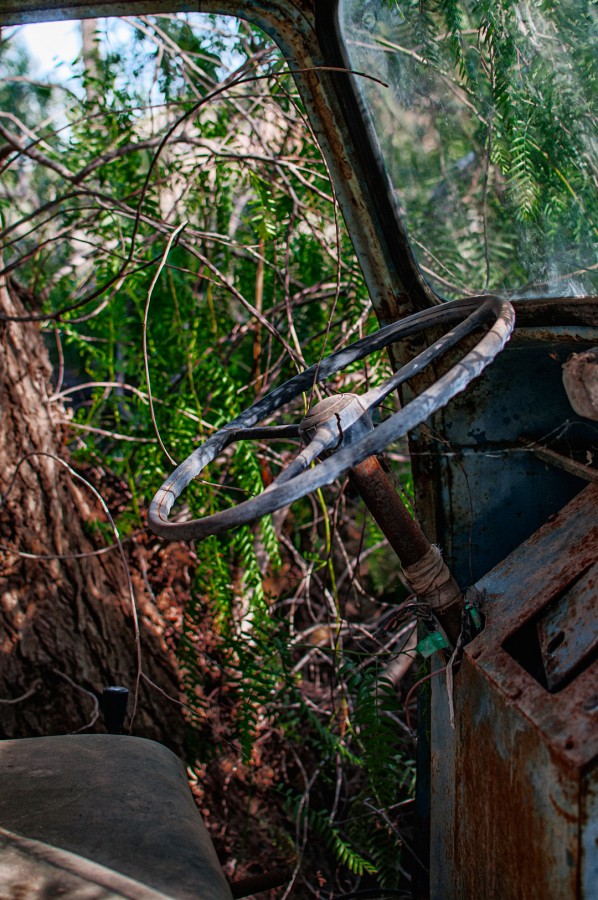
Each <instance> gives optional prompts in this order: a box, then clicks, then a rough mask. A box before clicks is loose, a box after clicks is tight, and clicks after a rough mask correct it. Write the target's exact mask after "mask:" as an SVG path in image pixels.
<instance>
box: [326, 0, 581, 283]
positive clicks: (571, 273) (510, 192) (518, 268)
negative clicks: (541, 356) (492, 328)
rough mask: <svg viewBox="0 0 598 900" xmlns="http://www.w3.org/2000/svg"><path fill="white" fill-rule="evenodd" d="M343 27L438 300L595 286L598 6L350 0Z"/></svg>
mask: <svg viewBox="0 0 598 900" xmlns="http://www.w3.org/2000/svg"><path fill="white" fill-rule="evenodd" d="M339 20H340V30H341V34H342V36H343V39H344V42H345V46H346V52H347V55H348V64H349V65H350V67H351V68H352V69H353V70H356V71H358V72H363V73H366V74H367V75H368V76H373V77H374V78H376V79H379V81H374V80H372V78H365V77H359V76H356V83H357V86H358V90H359V91H360V93H361V96H362V98H363V100H364V101H365V104H366V106H367V109H368V111H369V115H370V117H371V123H372V127H373V129H374V131H375V135H376V137H377V140H378V142H379V144H380V147H381V150H382V154H383V157H384V160H385V163H386V167H387V170H388V173H389V176H390V181H391V185H392V190H393V191H394V193H395V199H396V201H397V203H398V208H399V210H400V213H401V216H402V217H403V220H404V223H405V226H406V228H407V231H408V235H409V238H410V241H411V245H412V248H413V251H414V253H415V256H416V258H417V260H418V263H419V265H420V267H421V269H422V271H423V273H424V275H425V277H426V278H427V280H428V282H429V283H430V284H431V285H432V287H433V288H434V289H435V290H436V291H437V293H439V294H440V295H441V296H444V297H446V298H452V297H455V296H462V295H464V294H472V293H482V292H501V293H510V294H512V295H514V296H546V295H550V294H552V295H561V296H562V295H584V294H593V293H596V292H597V288H598V278H597V274H598V272H597V266H598V264H597V254H596V236H597V233H598V192H597V187H598V153H597V148H598V138H597V132H596V108H595V99H596V91H597V85H598V66H597V54H596V46H597V38H598V34H597V31H598V26H597V23H598V7H596V6H592V5H591V4H589V3H587V2H583V0H580V2H577V0H565V2H563V0H546V2H542V3H540V2H531V0H530V2H521V3H516V2H513V0H477V2H474V0H469V2H467V0H442V2H434V3H431V2H429V0H340V10H339ZM380 82H384V84H381V83H380Z"/></svg>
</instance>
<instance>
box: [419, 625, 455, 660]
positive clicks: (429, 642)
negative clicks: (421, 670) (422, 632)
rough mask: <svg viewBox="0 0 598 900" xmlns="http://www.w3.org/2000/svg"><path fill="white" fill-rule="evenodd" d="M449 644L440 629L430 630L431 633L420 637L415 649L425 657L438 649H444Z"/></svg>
mask: <svg viewBox="0 0 598 900" xmlns="http://www.w3.org/2000/svg"><path fill="white" fill-rule="evenodd" d="M449 646H450V644H449V642H448V640H447V639H446V637H445V635H444V634H443V633H442V632H441V631H432V632H431V634H427V635H426V637H425V638H422V639H421V641H420V642H419V644H418V645H417V647H416V648H415V649H416V650H417V652H418V653H420V654H421V655H422V656H423V658H424V659H427V658H428V657H429V656H432V654H433V653H436V652H437V651H438V650H444V649H445V647H449Z"/></svg>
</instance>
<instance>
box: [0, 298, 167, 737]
mask: <svg viewBox="0 0 598 900" xmlns="http://www.w3.org/2000/svg"><path fill="white" fill-rule="evenodd" d="M0 312H2V313H4V314H5V315H9V316H11V315H12V316H14V315H22V314H23V313H24V309H23V307H22V305H21V303H20V301H19V300H18V299H17V298H16V297H14V296H11V295H10V293H9V289H8V288H7V285H6V283H5V282H0ZM50 374H51V368H50V363H49V359H48V355H47V352H46V349H45V346H44V343H43V341H42V338H41V335H40V333H39V330H38V328H37V326H36V325H34V324H30V323H25V324H23V323H16V322H7V321H0V416H1V422H2V427H1V428H0V546H1V548H2V549H1V550H0V653H1V656H0V737H4V738H8V737H31V736H36V735H42V734H56V733H64V732H69V731H73V730H76V729H79V728H81V727H83V726H85V725H86V723H88V722H89V721H90V719H91V718H92V715H93V712H94V699H93V697H91V696H90V695H89V693H87V692H91V694H93V695H95V696H97V697H99V696H101V693H102V690H103V687H104V686H105V685H107V684H123V685H126V686H127V687H129V689H130V691H131V695H132V694H133V692H134V688H135V682H136V677H137V658H136V648H135V640H134V630H133V617H132V609H131V600H130V597H129V595H128V591H127V580H126V577H125V572H124V568H123V563H122V559H121V557H120V554H119V553H118V550H113V551H111V552H109V553H106V554H104V555H101V556H86V557H84V558H82V559H51V560H47V561H44V560H35V559H26V558H23V557H21V556H19V555H17V554H16V553H15V552H11V550H19V551H24V552H26V553H30V554H58V555H69V554H76V553H86V552H88V551H91V550H94V549H97V546H94V542H93V540H92V539H91V538H90V537H89V536H88V534H87V533H86V525H87V526H88V525H89V523H90V522H92V521H93V520H98V519H99V520H102V519H105V517H104V515H103V513H102V510H101V507H100V504H99V503H98V501H97V499H96V498H95V497H94V495H93V494H92V493H91V492H90V491H89V490H88V488H86V486H85V485H83V484H82V483H80V482H78V481H76V480H75V479H73V478H72V477H71V475H70V473H69V472H68V471H67V470H66V469H65V468H64V467H63V466H61V465H60V464H59V463H57V462H55V461H54V460H53V459H51V458H49V457H47V456H39V455H37V456H30V457H29V458H28V459H27V461H25V462H23V463H22V465H21V466H20V468H19V469H18V472H17V475H16V478H15V479H14V486H13V488H12V490H11V491H10V493H9V494H8V496H7V497H6V499H5V502H4V503H3V504H2V502H1V501H2V497H3V496H4V495H5V494H6V492H7V491H8V489H9V486H10V484H11V481H12V480H13V476H14V473H15V470H16V469H17V466H18V463H19V461H20V460H22V459H23V458H24V457H26V456H27V455H28V454H34V453H40V452H45V453H51V454H53V455H55V456H58V457H60V458H62V459H65V460H67V459H68V454H67V449H66V446H65V436H64V433H63V425H62V424H61V421H62V422H64V420H65V418H66V416H65V411H64V408H58V407H59V405H58V404H55V403H52V404H49V403H47V397H48V384H49V377H50ZM87 532H89V527H87ZM112 540H113V539H108V542H112ZM6 548H11V550H7V549H6ZM132 576H133V583H134V586H135V594H136V600H137V604H138V608H139V623H140V629H141V646H142V657H143V671H144V672H145V673H146V674H147V676H148V677H149V678H151V679H152V681H154V682H156V683H157V684H158V685H159V686H160V687H161V688H162V689H163V690H164V691H166V692H167V693H168V694H170V695H171V696H174V697H176V698H179V697H180V687H179V679H178V674H177V668H176V660H175V659H174V657H173V654H172V652H171V651H169V650H168V648H167V646H166V644H165V642H164V637H163V635H164V630H165V627H164V626H165V622H164V621H163V618H162V616H161V613H160V612H159V610H158V609H157V607H156V605H155V603H154V601H153V599H152V598H151V597H150V596H149V594H148V592H147V590H146V589H145V588H144V586H143V585H144V582H143V579H142V577H141V576H140V574H139V572H138V571H137V572H135V571H134V570H133V572H132ZM19 698H21V699H19ZM6 701H16V702H6ZM131 707H132V701H131V702H130V704H129V711H130V710H131ZM183 729H184V722H183V717H182V714H181V711H180V708H179V707H178V706H176V705H175V704H173V703H171V702H170V701H169V700H167V699H166V698H165V697H164V696H163V695H162V694H160V693H159V692H158V691H156V690H155V689H153V688H150V687H149V686H148V685H147V684H145V683H144V682H143V681H142V683H141V687H140V694H139V706H138V711H137V715H136V718H135V721H134V723H133V729H132V730H133V733H135V734H140V735H143V736H145V737H151V738H155V739H157V740H161V741H163V742H164V743H166V744H167V745H169V746H170V747H172V748H173V749H174V750H178V751H180V750H181V747H182V741H183ZM91 730H94V731H102V730H104V727H103V723H102V720H101V718H100V720H98V722H97V723H96V724H95V725H94V726H93V727H92V729H91Z"/></svg>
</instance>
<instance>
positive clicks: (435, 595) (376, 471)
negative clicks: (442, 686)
mask: <svg viewBox="0 0 598 900" xmlns="http://www.w3.org/2000/svg"><path fill="white" fill-rule="evenodd" d="M356 406H357V407H360V408H361V414H360V415H357V416H356V414H355V413H356ZM349 413H350V414H349ZM345 423H347V425H348V427H345ZM349 423H350V424H349ZM323 425H327V426H328V427H330V425H333V426H334V425H335V427H336V428H337V430H338V443H337V446H336V447H334V449H333V450H331V451H328V453H327V454H323V455H330V453H333V452H335V451H336V450H338V449H340V448H341V447H347V446H350V445H351V444H353V443H355V441H357V440H360V439H361V438H363V437H364V435H366V434H367V433H368V432H371V431H373V429H374V425H373V422H372V419H371V417H370V414H369V412H368V410H367V408H365V407H364V406H363V403H362V402H361V400H360V398H359V397H358V396H357V395H356V394H349V393H347V394H340V395H336V396H333V397H326V398H325V399H324V400H321V401H320V402H319V403H317V404H316V405H315V406H314V407H312V409H310V411H309V412H308V414H307V416H306V417H305V418H304V419H303V421H302V422H301V424H300V426H299V433H300V435H301V437H302V439H303V440H304V442H305V443H309V442H310V441H311V440H312V439H313V438H314V437H315V435H316V432H317V430H318V428H319V427H321V426H323ZM349 479H350V481H351V483H352V484H353V485H354V487H355V488H356V490H357V491H358V492H359V494H360V496H361V498H362V500H363V501H364V503H365V504H366V506H367V508H368V509H369V511H370V513H371V514H372V516H373V517H374V519H375V520H376V522H377V524H378V526H379V527H380V530H381V531H382V533H383V534H384V536H385V538H386V540H387V541H388V543H389V544H390V546H391V547H392V549H393V550H394V551H395V553H396V554H397V556H398V558H399V560H400V562H401V565H402V567H403V573H404V575H405V577H406V578H407V580H408V581H409V583H410V584H411V586H412V588H413V592H414V593H415V594H416V595H417V597H418V600H419V602H420V603H421V604H425V605H427V606H429V607H430V610H431V612H432V613H433V615H434V617H435V618H436V619H437V620H438V622H439V624H440V625H441V627H442V628H443V630H444V632H445V634H446V636H447V638H448V640H449V641H450V643H451V644H452V645H453V646H455V645H456V643H457V640H458V638H459V635H460V633H461V623H462V610H463V595H462V592H461V590H460V588H459V586H458V585H457V583H456V582H455V580H454V578H453V576H452V575H451V573H450V571H449V569H448V567H447V565H446V563H445V562H444V561H443V559H442V555H441V553H440V550H439V549H438V547H435V546H433V545H432V544H430V542H429V541H428V539H427V538H426V536H425V534H424V533H423V531H422V530H421V528H420V526H419V524H418V522H417V521H416V520H415V519H413V518H412V516H411V514H410V513H409V510H408V509H407V507H406V506H405V504H404V503H403V501H402V499H401V497H400V496H399V494H398V493H397V491H396V490H395V487H394V485H393V484H392V482H391V480H390V478H389V477H388V475H387V474H386V472H385V471H384V469H383V467H382V466H381V464H380V462H379V460H378V459H377V457H376V456H369V457H368V458H367V459H364V460H363V461H362V462H360V463H357V464H356V465H355V466H353V468H351V469H350V470H349Z"/></svg>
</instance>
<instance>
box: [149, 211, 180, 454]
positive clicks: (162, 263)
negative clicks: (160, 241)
mask: <svg viewBox="0 0 598 900" xmlns="http://www.w3.org/2000/svg"><path fill="white" fill-rule="evenodd" d="M188 224H189V223H188V222H183V223H182V224H181V225H179V227H178V228H175V230H174V231H173V232H172V234H171V235H170V238H169V239H168V244H167V245H166V250H165V251H164V253H163V254H162V259H161V260H160V264H159V265H158V268H157V270H156V274H155V275H154V277H153V278H152V283H151V284H150V287H149V291H148V292H147V300H146V302H145V310H144V312H143V330H142V335H143V365H144V368H145V380H146V383H147V396H148V399H149V407H150V415H151V417H152V425H153V426H154V431H155V433H156V437H157V438H158V443H159V444H160V447H161V448H162V450H163V452H164V454H165V455H166V457H167V458H168V461H169V463H171V465H173V466H176V465H177V461H176V459H173V457H172V456H171V455H170V453H169V452H168V450H167V449H166V447H165V445H164V441H163V440H162V437H161V435H160V430H159V428H158V423H157V421H156V413H155V411H154V399H153V397H152V385H151V379H150V370H149V357H148V352H147V320H148V316H149V308H150V303H151V300H152V294H153V292H154V288H155V286H156V283H157V281H158V278H159V277H160V275H161V274H162V269H163V268H164V266H165V265H166V260H167V259H168V254H169V253H170V248H171V247H172V245H173V243H174V242H175V240H176V239H177V237H178V236H179V234H180V233H181V231H182V230H183V228H185V227H186V226H187V225H188Z"/></svg>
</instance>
